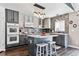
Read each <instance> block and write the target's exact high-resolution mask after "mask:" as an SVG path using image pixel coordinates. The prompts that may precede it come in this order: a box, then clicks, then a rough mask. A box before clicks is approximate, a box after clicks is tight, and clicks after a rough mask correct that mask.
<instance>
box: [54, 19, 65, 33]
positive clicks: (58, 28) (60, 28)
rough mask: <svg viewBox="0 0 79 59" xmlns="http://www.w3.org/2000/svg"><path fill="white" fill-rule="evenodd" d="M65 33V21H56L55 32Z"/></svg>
mask: <svg viewBox="0 0 79 59" xmlns="http://www.w3.org/2000/svg"><path fill="white" fill-rule="evenodd" d="M64 31H65V21H64V20H57V21H56V22H55V32H64Z"/></svg>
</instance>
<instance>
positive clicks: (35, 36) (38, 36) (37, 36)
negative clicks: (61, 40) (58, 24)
mask: <svg viewBox="0 0 79 59" xmlns="http://www.w3.org/2000/svg"><path fill="white" fill-rule="evenodd" d="M27 36H29V37H34V38H49V37H57V36H58V35H45V36H42V35H27Z"/></svg>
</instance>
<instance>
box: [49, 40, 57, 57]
mask: <svg viewBox="0 0 79 59" xmlns="http://www.w3.org/2000/svg"><path fill="white" fill-rule="evenodd" d="M55 43H56V42H54V41H51V42H48V44H49V48H48V56H52V55H55V56H56V55H57V51H56V45H55Z"/></svg>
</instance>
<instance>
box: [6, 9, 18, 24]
mask: <svg viewBox="0 0 79 59" xmlns="http://www.w3.org/2000/svg"><path fill="white" fill-rule="evenodd" d="M5 13H6V21H7V22H8V23H19V12H18V11H14V10H10V9H5Z"/></svg>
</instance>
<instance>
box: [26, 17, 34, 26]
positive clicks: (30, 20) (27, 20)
mask: <svg viewBox="0 0 79 59" xmlns="http://www.w3.org/2000/svg"><path fill="white" fill-rule="evenodd" d="M25 27H33V17H32V16H25Z"/></svg>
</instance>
